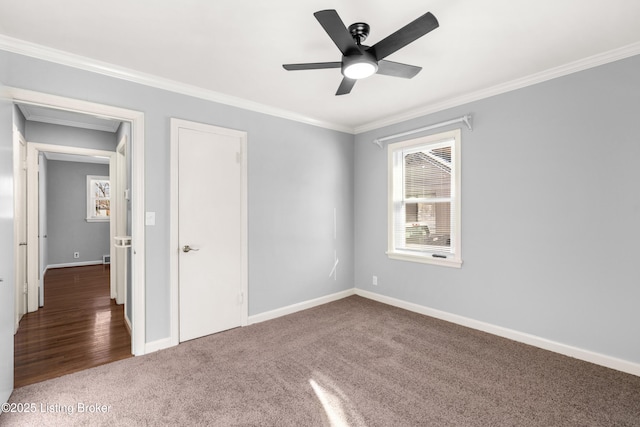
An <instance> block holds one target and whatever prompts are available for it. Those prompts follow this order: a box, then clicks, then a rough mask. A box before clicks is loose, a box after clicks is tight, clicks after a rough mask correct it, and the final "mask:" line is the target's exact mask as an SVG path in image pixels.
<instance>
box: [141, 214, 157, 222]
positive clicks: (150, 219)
mask: <svg viewBox="0 0 640 427" xmlns="http://www.w3.org/2000/svg"><path fill="white" fill-rule="evenodd" d="M144 224H145V225H156V213H155V212H147V213H146V216H145V219H144Z"/></svg>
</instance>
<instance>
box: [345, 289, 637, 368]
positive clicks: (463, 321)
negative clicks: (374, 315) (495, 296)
mask: <svg viewBox="0 0 640 427" xmlns="http://www.w3.org/2000/svg"><path fill="white" fill-rule="evenodd" d="M355 294H356V295H359V296H361V297H364V298H368V299H371V300H374V301H378V302H381V303H383V304H388V305H392V306H394V307H398V308H402V309H405V310H408V311H413V312H414V313H419V314H424V315H426V316H430V317H435V318H436V319H440V320H445V321H447V322H451V323H455V324H457V325H461V326H466V327H468V328H472V329H477V330H479V331H483V332H487V333H490V334H492V335H497V336H499V337H503V338H508V339H510V340H512V341H517V342H521V343H524V344H528V345H531V346H534V347H538V348H541V349H544V350H549V351H552V352H554V353H559V354H563V355H565V356H569V357H573V358H575V359H579V360H583V361H585V362H590V363H594V364H596V365H600V366H604V367H607V368H611V369H615V370H617V371H621V372H626V373H628V374H631V375H636V376H640V364H638V363H633V362H629V361H627V360H622V359H618V358H615V357H612V356H607V355H604V354H600V353H595V352H592V351H589V350H584V349H581V348H578V347H573V346H570V345H566V344H562V343H559V342H556V341H551V340H548V339H546V338H541V337H538V336H535V335H531V334H527V333H524V332H519V331H515V330H513V329H508V328H503V327H501V326H496V325H492V324H490V323H485V322H481V321H478V320H474V319H470V318H468V317H464V316H459V315H457V314H452V313H447V312H444V311H440V310H436V309H433V308H429V307H425V306H422V305H418V304H414V303H410V302H406V301H402V300H399V299H396V298H391V297H388V296H385V295H380V294H376V293H374V292H369V291H365V290H363V289H355Z"/></svg>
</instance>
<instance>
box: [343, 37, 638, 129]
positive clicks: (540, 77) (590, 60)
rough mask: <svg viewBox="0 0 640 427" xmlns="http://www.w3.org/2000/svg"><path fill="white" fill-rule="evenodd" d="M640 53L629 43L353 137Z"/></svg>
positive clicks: (405, 115) (373, 125)
mask: <svg viewBox="0 0 640 427" xmlns="http://www.w3.org/2000/svg"><path fill="white" fill-rule="evenodd" d="M638 54H640V42H636V43H632V44H629V45H626V46H623V47H621V48H617V49H613V50H610V51H608V52H604V53H600V54H597V55H593V56H589V57H587V58H583V59H580V60H577V61H574V62H570V63H568V64H565V65H561V66H559V67H554V68H550V69H548V70H545V71H541V72H539V73H536V74H532V75H529V76H526V77H522V78H519V79H515V80H511V81H509V82H506V83H501V84H498V85H495V86H491V87H489V88H486V89H481V90H478V91H475V92H471V93H468V94H465V95H462V96H458V97H455V98H451V99H448V100H445V101H442V102H437V103H433V104H427V105H424V106H422V107H420V108H417V109H414V110H410V111H407V112H405V113H402V114H398V115H395V116H391V117H388V118H385V119H382V120H376V121H373V122H370V123H367V124H364V125H361V126H357V127H356V128H355V129H354V133H355V134H359V133H363V132H368V131H371V130H375V129H380V128H382V127H385V126H389V125H394V124H397V123H401V122H404V121H406V120H411V119H415V118H418V117H422V116H426V115H428V114H433V113H437V112H438V111H443V110H446V109H448V108H453V107H457V106H460V105H464V104H468V103H470V102H474V101H479V100H481V99H485V98H489V97H491V96H495V95H500V94H502V93H506V92H511V91H513V90H517V89H522V88H525V87H527V86H532V85H535V84H538V83H542V82H545V81H548V80H552V79H555V78H558V77H562V76H566V75H568V74H573V73H577V72H579V71H583V70H587V69H589V68H594V67H597V66H599V65H604V64H608V63H610V62H614V61H618V60H621V59H625V58H629V57H631V56H635V55H638Z"/></svg>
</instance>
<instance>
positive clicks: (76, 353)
mask: <svg viewBox="0 0 640 427" xmlns="http://www.w3.org/2000/svg"><path fill="white" fill-rule="evenodd" d="M44 295H45V300H44V307H42V308H40V309H39V310H38V311H36V312H34V313H27V314H25V315H24V316H23V318H22V320H21V321H20V327H19V328H18V333H17V334H16V335H15V338H14V340H15V341H14V342H15V361H14V363H15V364H14V387H15V388H18V387H22V386H25V385H27V384H33V383H36V382H39V381H44V380H47V379H50V378H55V377H59V376H62V375H65V374H70V373H72V372H77V371H81V370H84V369H88V368H91V367H94V366H98V365H103V364H105V363H109V362H114V361H116V360H120V359H125V358H127V357H132V356H131V337H130V335H129V331H128V330H127V327H126V326H125V322H124V305H116V303H115V301H114V300H112V299H111V298H110V294H109V266H108V265H91V266H84V267H69V268H57V269H52V270H49V271H47V273H46V275H45V293H44Z"/></svg>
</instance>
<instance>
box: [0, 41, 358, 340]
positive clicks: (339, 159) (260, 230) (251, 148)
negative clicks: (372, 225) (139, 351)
mask: <svg viewBox="0 0 640 427" xmlns="http://www.w3.org/2000/svg"><path fill="white" fill-rule="evenodd" d="M0 63H3V64H5V67H2V68H0V81H1V80H4V81H6V84H7V85H8V86H12V87H17V88H22V89H27V90H33V91H39V92H45V93H53V94H57V95H60V96H65V97H70V98H76V99H82V100H86V101H91V102H98V103H103V104H108V105H115V106H119V107H122V108H127V109H131V110H136V111H141V112H143V113H144V115H145V117H144V119H145V120H144V123H145V186H146V187H145V207H146V210H147V211H149V212H155V213H156V225H155V226H147V227H146V230H145V232H146V260H145V266H144V267H145V271H146V284H145V292H146V303H145V305H146V341H147V342H154V341H157V340H162V339H165V338H167V337H168V336H169V333H170V328H169V326H170V325H169V319H170V317H171V316H170V315H169V308H170V301H169V295H170V292H169V253H170V250H171V248H169V224H170V221H169V220H170V219H169V203H170V201H169V191H168V188H169V141H170V126H169V123H170V119H171V118H172V117H176V118H180V119H185V120H191V121H195V122H201V123H206V124H211V125H214V126H221V127H227V128H231V129H238V130H242V131H246V132H248V187H249V189H248V206H249V212H248V216H249V218H248V222H249V315H255V314H259V313H263V312H266V311H269V310H274V309H278V308H281V307H285V306H288V305H291V304H295V303H299V302H304V301H308V300H311V299H314V298H319V297H322V296H326V295H330V294H333V293H336V292H339V291H343V290H347V289H352V288H353V283H354V276H353V265H354V261H353V194H354V190H353V153H354V152H353V135H350V134H345V133H341V132H337V131H332V130H327V129H322V128H319V127H315V126H312V125H307V124H302V123H298V122H294V121H290V120H286V119H281V118H278V117H274V116H269V115H265V114H261V113H256V112H252V111H247V110H243V109H240V108H235V107H230V106H227V105H222V104H217V103H214V102H210V101H206V100H202V99H197V98H192V97H189V96H185V95H181V94H177V93H173V92H168V91H164V90H160V89H156V88H152V87H148V86H144V85H140V84H136V83H132V82H128V81H125V80H119V79H115V78H111V77H108V76H104V75H100V74H96V73H91V72H87V71H83V70H80V69H75V68H71V67H67V66H63V65H59V64H54V63H51V62H47V61H42V60H38V59H34V58H29V57H26V56H22V55H18V54H14V53H10V52H7V51H0ZM13 70H21V72H13ZM42 76H46V79H45V78H42ZM134 143H136V142H134ZM334 209H335V212H336V218H337V221H336V222H337V239H334V232H333V230H334ZM334 251H335V252H337V256H338V258H339V260H340V263H339V265H338V272H337V276H336V277H335V279H334V278H330V277H329V273H330V272H331V269H332V268H333V265H334V262H335V259H334Z"/></svg>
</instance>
